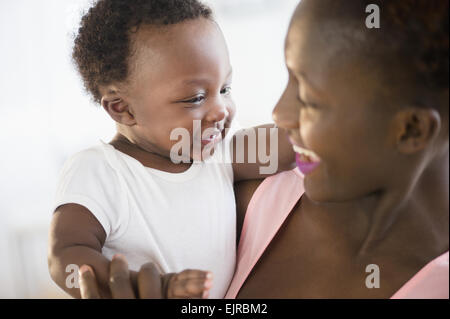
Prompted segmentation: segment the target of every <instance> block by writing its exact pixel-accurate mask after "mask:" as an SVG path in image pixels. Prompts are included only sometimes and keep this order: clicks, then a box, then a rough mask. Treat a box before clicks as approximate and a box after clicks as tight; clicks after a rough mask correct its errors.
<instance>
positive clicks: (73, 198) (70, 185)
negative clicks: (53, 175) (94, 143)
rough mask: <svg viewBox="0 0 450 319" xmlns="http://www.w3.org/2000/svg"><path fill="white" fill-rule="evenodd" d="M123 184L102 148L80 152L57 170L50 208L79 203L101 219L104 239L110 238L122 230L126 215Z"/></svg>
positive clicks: (126, 206) (126, 204)
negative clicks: (53, 196)
mask: <svg viewBox="0 0 450 319" xmlns="http://www.w3.org/2000/svg"><path fill="white" fill-rule="evenodd" d="M122 185H123V184H121V180H120V176H119V175H118V174H117V172H116V170H115V169H114V168H113V167H111V166H110V164H109V162H108V161H107V160H106V158H105V155H104V154H103V151H102V150H101V149H95V148H93V149H88V150H85V151H82V152H79V153H77V154H75V155H74V156H72V157H71V158H70V159H68V160H67V161H66V162H65V164H64V166H63V168H62V170H61V172H60V175H59V180H58V184H57V188H56V196H55V200H54V204H53V207H52V208H53V210H52V212H54V211H55V210H56V209H57V208H58V207H59V206H61V205H63V204H68V203H75V204H79V205H82V206H84V207H86V208H87V209H88V210H89V211H90V212H91V213H92V214H93V215H94V216H95V218H97V220H98V221H99V222H100V224H101V225H102V227H103V228H104V230H105V233H106V237H107V240H113V239H115V238H118V237H120V235H121V234H122V233H123V232H124V231H125V229H126V226H127V223H128V217H129V208H128V199H127V196H126V193H125V192H124V190H123V187H122Z"/></svg>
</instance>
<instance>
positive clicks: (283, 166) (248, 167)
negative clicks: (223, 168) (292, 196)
mask: <svg viewBox="0 0 450 319" xmlns="http://www.w3.org/2000/svg"><path fill="white" fill-rule="evenodd" d="M231 152H232V154H233V157H232V160H233V173H234V180H235V182H238V181H242V180H250V179H258V178H264V177H268V176H270V175H273V174H276V173H278V172H281V171H286V170H290V169H293V168H295V153H294V150H293V149H292V144H291V143H290V142H289V140H288V139H287V135H286V132H285V131H284V129H281V128H277V127H276V126H275V125H274V124H265V125H261V126H257V127H252V128H248V129H243V130H240V131H238V132H236V134H235V135H234V136H233V143H231Z"/></svg>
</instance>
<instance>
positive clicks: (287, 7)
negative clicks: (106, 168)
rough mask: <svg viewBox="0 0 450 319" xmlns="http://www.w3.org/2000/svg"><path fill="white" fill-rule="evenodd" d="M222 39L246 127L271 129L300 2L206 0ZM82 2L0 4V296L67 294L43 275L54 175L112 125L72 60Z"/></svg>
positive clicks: (14, 0)
mask: <svg viewBox="0 0 450 319" xmlns="http://www.w3.org/2000/svg"><path fill="white" fill-rule="evenodd" d="M207 2H208V3H209V4H211V6H212V7H213V9H214V10H215V13H216V17H217V20H218V22H219V24H220V25H221V27H222V30H223V32H224V34H225V37H226V39H227V41H228V46H229V50H230V53H231V59H232V64H233V69H234V83H233V95H234V99H235V101H236V104H237V108H238V113H237V119H238V121H239V123H240V124H241V125H243V126H253V125H256V124H262V123H267V122H271V110H272V108H273V106H274V105H275V103H276V102H277V100H278V98H279V96H280V94H281V92H282V91H283V89H284V86H285V84H286V80H287V73H286V71H285V67H284V59H283V45H284V37H285V33H286V31H287V27H288V24H289V20H290V17H291V14H292V13H293V10H294V8H295V6H296V4H297V2H298V0H211V1H207ZM89 3H90V1H86V0H40V1H35V0H0V49H1V50H0V93H1V99H0V119H1V125H0V133H1V134H0V147H1V150H0V298H36V297H39V298H49V297H64V296H65V295H64V294H62V293H61V291H60V290H59V288H56V287H55V285H54V284H53V283H52V281H51V279H50V277H49V275H48V270H47V256H46V244H47V231H48V225H49V222H50V218H51V214H52V212H51V210H50V207H51V203H52V199H53V194H54V191H55V186H56V180H57V176H58V172H59V170H60V168H61V166H62V164H63V163H64V161H65V160H66V159H67V158H68V157H69V156H70V155H72V154H74V153H75V152H77V151H79V150H81V149H84V148H86V147H90V146H92V145H94V144H97V143H98V141H99V139H103V140H105V141H108V140H110V139H111V137H112V136H113V135H114V130H115V126H114V123H113V122H112V120H111V119H110V118H109V117H108V116H107V114H106V113H105V112H104V111H103V110H102V109H101V108H99V107H98V106H97V105H94V104H92V103H91V102H90V99H89V97H88V96H87V95H86V94H85V93H84V91H83V89H82V85H81V81H80V79H79V78H78V76H77V74H76V73H75V71H74V68H73V66H72V64H71V61H70V54H71V47H72V39H73V34H74V33H75V32H76V29H77V25H78V23H79V20H80V17H81V13H82V12H83V10H85V9H86V8H87V7H88V5H89Z"/></svg>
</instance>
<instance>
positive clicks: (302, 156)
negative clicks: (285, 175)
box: [292, 145, 320, 164]
mask: <svg viewBox="0 0 450 319" xmlns="http://www.w3.org/2000/svg"><path fill="white" fill-rule="evenodd" d="M292 148H293V149H294V152H295V153H297V155H298V159H299V160H300V161H301V162H303V163H311V164H313V163H319V162H320V158H319V156H317V155H316V154H315V153H314V152H313V151H310V150H307V149H304V148H303V147H300V146H298V145H293V146H292Z"/></svg>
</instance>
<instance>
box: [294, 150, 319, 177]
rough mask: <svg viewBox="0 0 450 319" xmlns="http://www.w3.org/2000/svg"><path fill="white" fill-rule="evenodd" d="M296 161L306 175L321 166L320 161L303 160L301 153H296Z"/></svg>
mask: <svg viewBox="0 0 450 319" xmlns="http://www.w3.org/2000/svg"><path fill="white" fill-rule="evenodd" d="M295 161H296V163H297V167H298V169H299V170H300V172H302V173H303V174H304V175H307V174H309V173H311V172H312V171H313V170H314V169H315V168H316V167H317V166H319V164H320V162H302V161H301V160H300V154H298V153H297V154H295Z"/></svg>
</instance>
